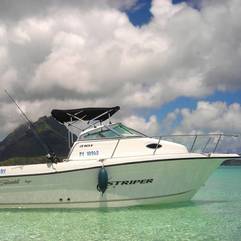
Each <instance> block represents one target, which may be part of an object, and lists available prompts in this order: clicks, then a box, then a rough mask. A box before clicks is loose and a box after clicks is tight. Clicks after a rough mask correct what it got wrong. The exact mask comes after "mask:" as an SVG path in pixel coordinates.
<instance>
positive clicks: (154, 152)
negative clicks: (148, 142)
mask: <svg viewBox="0 0 241 241" xmlns="http://www.w3.org/2000/svg"><path fill="white" fill-rule="evenodd" d="M161 139H162V137H161V136H159V139H158V142H157V144H156V148H155V150H154V152H153V155H155V154H156V150H157V147H158V146H159V144H160V141H161Z"/></svg>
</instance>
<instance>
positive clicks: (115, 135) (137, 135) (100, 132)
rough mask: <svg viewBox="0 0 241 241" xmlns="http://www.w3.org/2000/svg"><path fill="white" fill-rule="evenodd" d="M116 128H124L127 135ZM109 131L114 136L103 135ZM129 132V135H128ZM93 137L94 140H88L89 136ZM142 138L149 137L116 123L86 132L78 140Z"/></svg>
mask: <svg viewBox="0 0 241 241" xmlns="http://www.w3.org/2000/svg"><path fill="white" fill-rule="evenodd" d="M115 127H120V128H122V129H123V130H124V131H125V133H126V134H124V133H120V132H118V130H115ZM103 128H105V130H103ZM108 131H109V132H111V133H112V134H113V136H104V135H103V133H105V132H108ZM127 132H128V133H129V134H127ZM92 135H93V137H94V138H88V136H92ZM141 137H147V135H145V134H143V133H141V132H139V131H136V130H134V129H132V128H130V127H127V126H125V125H123V124H122V123H115V124H110V125H103V126H100V127H97V128H95V129H92V130H90V131H88V132H85V133H83V134H80V135H79V138H78V140H103V139H124V138H141Z"/></svg>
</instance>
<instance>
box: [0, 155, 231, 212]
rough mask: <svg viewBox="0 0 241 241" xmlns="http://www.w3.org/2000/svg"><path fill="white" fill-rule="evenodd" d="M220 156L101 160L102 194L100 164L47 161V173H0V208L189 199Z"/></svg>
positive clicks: (93, 205)
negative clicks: (104, 174)
mask: <svg viewBox="0 0 241 241" xmlns="http://www.w3.org/2000/svg"><path fill="white" fill-rule="evenodd" d="M225 159H226V158H225ZM225 159H224V158H221V157H220V158H208V157H207V158H186V159H185V158H184V159H176V160H175V159H172V160H165V159H164V160H163V159H160V160H158V159H157V160H150V161H148V160H145V161H139V162H137V161H135V162H130V163H123V162H121V161H120V160H119V163H118V164H108V162H106V164H105V168H106V170H107V173H108V177H109V180H108V188H107V190H106V191H105V193H104V194H103V195H102V193H100V192H99V191H98V190H97V184H98V173H99V170H100V168H101V163H99V162H98V163H99V166H95V167H94V166H90V167H84V168H83V167H80V166H79V165H80V164H79V163H78V162H75V168H72V169H69V170H64V165H67V164H66V163H59V164H52V165H51V167H49V168H50V169H51V170H52V171H51V172H48V173H44V172H43V173H36V174H24V175H11V176H1V177H0V191H1V195H0V207H1V208H3V207H6V208H9V207H18V208H19V207H23V208H52V207H54V208H59V207H60V208H99V207H123V206H133V205H146V204H157V203H176V202H183V201H188V200H190V199H191V198H192V197H193V195H194V194H195V193H196V192H197V190H198V189H199V188H200V186H201V185H203V184H204V183H205V181H206V180H207V178H208V177H209V176H210V174H211V173H212V172H213V171H214V170H215V169H216V168H217V167H218V166H219V165H220V164H221V163H222V162H223V161H224V160H225ZM41 165H43V164H41ZM61 165H62V166H61ZM35 166H38V165H35ZM36 168H37V167H36ZM53 170H55V171H53ZM60 170H61V171H60Z"/></svg>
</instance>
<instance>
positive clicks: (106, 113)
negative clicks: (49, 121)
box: [51, 106, 120, 148]
mask: <svg viewBox="0 0 241 241" xmlns="http://www.w3.org/2000/svg"><path fill="white" fill-rule="evenodd" d="M118 110H120V107H119V106H115V107H94V108H80V109H70V110H56V109H54V110H52V111H51V114H52V116H53V117H54V118H55V119H56V120H57V121H59V122H60V123H62V124H64V125H65V126H66V127H67V128H68V127H69V126H72V127H74V128H76V129H78V130H80V131H81V132H83V131H84V130H86V129H88V128H90V127H91V126H94V125H95V124H97V123H98V122H99V123H100V124H101V123H102V121H105V120H107V119H109V122H110V117H111V116H112V115H114V114H115V113H116V112H117V111H118ZM79 121H87V124H88V126H87V127H86V128H84V129H80V128H79V127H77V126H76V125H74V123H76V122H79ZM68 130H69V128H68ZM68 139H69V148H70V147H71V146H72V144H73V142H74V136H73V133H72V132H70V131H69V132H68Z"/></svg>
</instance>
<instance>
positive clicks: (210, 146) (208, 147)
mask: <svg viewBox="0 0 241 241" xmlns="http://www.w3.org/2000/svg"><path fill="white" fill-rule="evenodd" d="M225 137H229V138H238V137H240V134H222V133H215V134H191V135H187V134H178V135H163V136H159V137H155V138H158V142H157V146H156V148H155V150H154V152H153V155H155V153H156V150H157V147H158V145H159V144H160V141H161V140H170V139H172V141H173V139H174V138H175V141H174V142H176V143H180V144H184V145H185V146H186V147H187V148H188V150H189V152H193V151H194V150H195V147H196V146H197V142H198V140H199V139H200V138H206V141H204V142H203V143H202V145H200V146H199V148H198V151H199V152H202V153H205V152H210V153H215V152H216V150H217V148H218V147H219V145H220V142H221V140H223V139H224V138H225ZM178 138H192V140H191V142H190V143H189V145H188V143H187V142H185V141H184V142H183V141H178V140H177V139H178ZM189 146H190V147H189Z"/></svg>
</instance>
